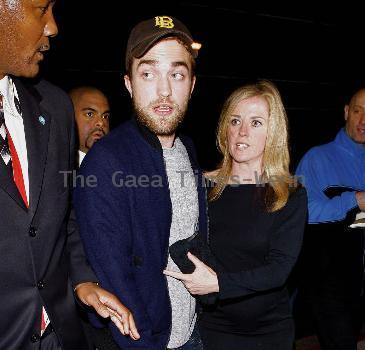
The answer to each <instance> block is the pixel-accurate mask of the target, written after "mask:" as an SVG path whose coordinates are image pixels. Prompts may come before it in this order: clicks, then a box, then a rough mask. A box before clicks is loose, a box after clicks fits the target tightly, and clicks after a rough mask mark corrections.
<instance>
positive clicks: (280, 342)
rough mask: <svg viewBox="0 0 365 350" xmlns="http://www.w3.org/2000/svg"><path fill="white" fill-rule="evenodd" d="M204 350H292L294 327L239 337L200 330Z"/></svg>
mask: <svg viewBox="0 0 365 350" xmlns="http://www.w3.org/2000/svg"><path fill="white" fill-rule="evenodd" d="M200 332H201V336H202V340H203V344H204V349H206V350H292V349H293V345H294V327H292V328H291V329H285V330H282V331H277V332H275V333H270V334H257V335H250V336H247V335H240V334H233V333H223V332H219V331H215V330H210V329H207V328H203V327H202V328H201V329H200Z"/></svg>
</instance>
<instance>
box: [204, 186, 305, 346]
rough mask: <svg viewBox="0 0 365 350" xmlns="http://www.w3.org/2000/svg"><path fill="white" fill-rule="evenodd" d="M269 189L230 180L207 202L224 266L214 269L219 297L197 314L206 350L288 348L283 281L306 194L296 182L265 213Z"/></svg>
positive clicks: (297, 244)
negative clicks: (278, 204) (285, 198)
mask: <svg viewBox="0 0 365 350" xmlns="http://www.w3.org/2000/svg"><path fill="white" fill-rule="evenodd" d="M267 189H268V186H258V185H256V184H248V185H228V186H227V187H226V188H225V189H224V191H223V193H222V195H221V196H220V198H219V199H218V200H217V201H214V202H210V204H209V221H210V223H209V227H210V233H209V239H210V245H211V249H212V252H213V253H214V254H215V256H216V257H217V259H218V260H219V262H220V263H221V265H222V266H223V269H224V270H223V271H224V272H218V282H219V289H220V291H219V301H218V303H217V304H216V305H215V306H210V307H205V308H204V309H203V312H202V314H201V315H200V330H201V335H202V339H203V343H204V346H205V349H207V350H241V349H242V350H276V349H278V350H291V349H292V346H293V341H294V326H293V320H292V313H291V308H290V304H289V296H288V291H287V288H286V281H287V278H288V276H289V274H290V271H291V269H292V268H293V265H294V263H295V261H296V259H297V257H298V254H299V251H300V248H301V244H302V238H303V231H304V226H305V221H306V215H307V196H306V192H305V190H304V188H299V189H297V190H296V191H295V192H293V193H291V195H290V197H289V200H288V202H287V204H286V205H285V206H284V208H282V209H280V210H278V211H276V212H273V213H269V212H268V211H267V210H266V208H265V204H264V203H265V200H264V199H265V193H266V191H267Z"/></svg>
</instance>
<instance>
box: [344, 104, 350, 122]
mask: <svg viewBox="0 0 365 350" xmlns="http://www.w3.org/2000/svg"><path fill="white" fill-rule="evenodd" d="M349 109H350V106H349V105H346V106H345V108H344V112H345V120H347V118H348V117H349Z"/></svg>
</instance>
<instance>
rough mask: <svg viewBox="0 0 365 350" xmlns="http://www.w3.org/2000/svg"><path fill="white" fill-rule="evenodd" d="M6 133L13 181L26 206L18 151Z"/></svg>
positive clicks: (26, 201) (25, 194)
mask: <svg viewBox="0 0 365 350" xmlns="http://www.w3.org/2000/svg"><path fill="white" fill-rule="evenodd" d="M7 134H8V142H9V148H10V154H11V160H12V163H13V175H14V181H15V184H16V187H18V191H19V193H20V195H21V196H22V198H23V201H24V203H25V205H26V206H27V208H28V207H29V205H28V199H27V193H26V192H25V185H24V178H23V172H22V167H21V165H20V161H19V157H18V153H17V151H16V148H15V146H14V142H13V139H12V138H11V135H10V133H9V131H8V130H7Z"/></svg>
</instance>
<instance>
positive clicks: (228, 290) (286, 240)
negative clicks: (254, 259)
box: [218, 188, 307, 299]
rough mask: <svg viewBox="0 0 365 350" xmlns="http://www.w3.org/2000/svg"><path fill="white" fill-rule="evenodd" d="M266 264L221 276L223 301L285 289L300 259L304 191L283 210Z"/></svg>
mask: <svg viewBox="0 0 365 350" xmlns="http://www.w3.org/2000/svg"><path fill="white" fill-rule="evenodd" d="M277 215H278V216H277V218H276V222H275V227H274V229H275V231H274V232H273V233H272V236H271V237H272V238H271V242H270V247H269V249H268V254H267V256H266V258H265V264H263V265H262V266H258V267H256V268H254V269H250V270H243V271H239V272H234V273H225V272H223V273H218V284H219V298H220V299H227V298H235V297H241V296H245V295H249V294H254V293H258V292H263V291H268V290H271V289H274V288H279V287H282V286H283V285H284V284H285V283H286V281H287V278H288V277H289V274H290V272H291V270H292V268H293V266H294V264H295V262H296V260H297V257H298V255H299V252H300V248H301V245H302V239H303V231H304V227H305V222H306V217H307V196H306V193H305V190H304V188H301V189H299V190H297V191H296V192H295V193H293V194H292V195H291V196H290V197H289V200H288V203H287V204H286V206H285V207H284V208H282V209H280V210H279V212H278V213H277Z"/></svg>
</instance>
